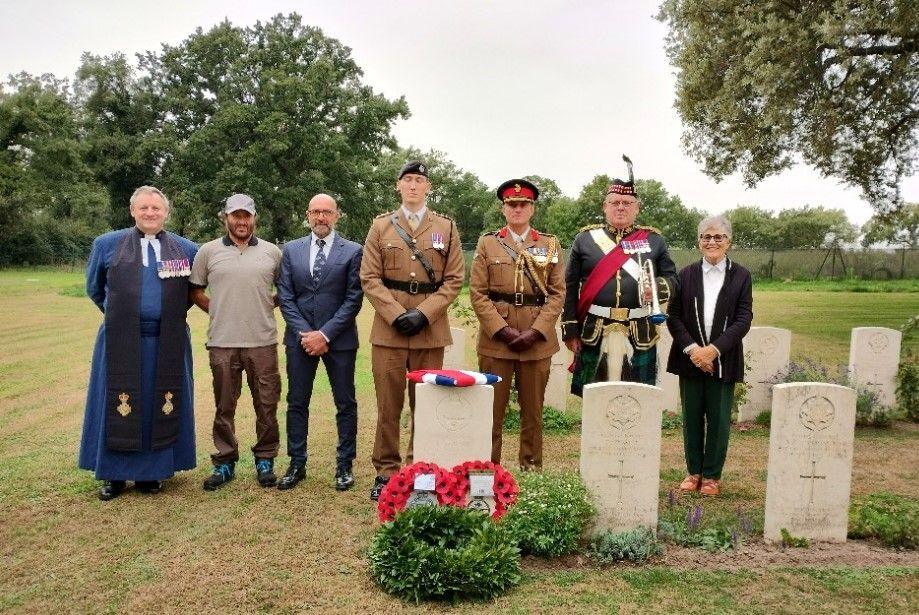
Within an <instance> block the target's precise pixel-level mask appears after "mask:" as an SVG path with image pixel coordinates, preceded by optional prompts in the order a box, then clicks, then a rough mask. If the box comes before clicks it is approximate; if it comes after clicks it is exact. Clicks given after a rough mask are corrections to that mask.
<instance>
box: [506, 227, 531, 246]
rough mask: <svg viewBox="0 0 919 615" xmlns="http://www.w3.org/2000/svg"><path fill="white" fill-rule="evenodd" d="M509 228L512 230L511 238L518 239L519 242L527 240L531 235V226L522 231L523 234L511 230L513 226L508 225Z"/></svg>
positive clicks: (509, 230)
mask: <svg viewBox="0 0 919 615" xmlns="http://www.w3.org/2000/svg"><path fill="white" fill-rule="evenodd" d="M507 230H508V232H510V234H511V239H513V240H514V241H516V242H517V243H523V242H524V241H526V238H527V237H529V236H530V227H529V226H528V227H527V228H526V230H525V231H523V233H521V234H519V235H518V234H517V233H515V232H514V231H512V230H511V227H507Z"/></svg>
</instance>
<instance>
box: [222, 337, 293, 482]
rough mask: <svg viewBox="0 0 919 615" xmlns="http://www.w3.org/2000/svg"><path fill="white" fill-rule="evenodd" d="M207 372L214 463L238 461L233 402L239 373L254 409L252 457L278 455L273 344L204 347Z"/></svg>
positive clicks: (238, 388)
mask: <svg viewBox="0 0 919 615" xmlns="http://www.w3.org/2000/svg"><path fill="white" fill-rule="evenodd" d="M208 353H209V355H210V363H211V373H212V374H213V376H214V402H215V403H216V406H217V412H216V414H215V415H214V447H215V448H216V449H217V452H216V453H212V454H211V460H212V461H213V462H214V465H217V464H221V463H235V462H237V461H239V442H238V441H237V439H236V424H235V420H236V402H237V401H239V396H240V394H241V393H242V373H243V370H245V372H246V382H248V383H249V391H250V392H251V393H252V406H253V407H254V408H255V435H256V440H257V441H256V443H255V446H253V447H252V454H253V455H254V456H255V458H256V459H274V458H275V457H277V455H278V445H279V442H280V433H279V431H278V400H280V398H281V374H280V372H279V371H278V349H277V344H272V345H270V346H260V347H258V348H214V347H211V348H208Z"/></svg>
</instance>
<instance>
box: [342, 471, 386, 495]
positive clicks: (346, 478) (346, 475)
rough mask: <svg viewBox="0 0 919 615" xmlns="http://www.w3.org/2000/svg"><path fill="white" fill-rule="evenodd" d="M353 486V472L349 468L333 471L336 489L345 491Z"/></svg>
mask: <svg viewBox="0 0 919 615" xmlns="http://www.w3.org/2000/svg"><path fill="white" fill-rule="evenodd" d="M353 486H354V474H353V473H352V472H351V468H338V469H337V470H336V471H335V489H336V491H347V490H348V489H350V488H351V487H353ZM377 497H379V496H377Z"/></svg>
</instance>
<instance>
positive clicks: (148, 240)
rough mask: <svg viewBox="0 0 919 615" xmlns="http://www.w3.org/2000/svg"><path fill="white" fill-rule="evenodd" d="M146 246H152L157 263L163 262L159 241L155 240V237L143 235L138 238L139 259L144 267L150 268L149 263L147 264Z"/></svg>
mask: <svg viewBox="0 0 919 615" xmlns="http://www.w3.org/2000/svg"><path fill="white" fill-rule="evenodd" d="M147 246H153V253H154V254H155V255H156V260H157V262H159V261H161V260H163V259H162V258H161V256H160V240H159V239H157V238H156V235H150V234H147V233H145V234H144V235H143V237H141V238H140V258H141V261H142V262H143V264H144V267H149V266H150V263H149V262H147Z"/></svg>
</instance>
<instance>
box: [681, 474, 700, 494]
mask: <svg viewBox="0 0 919 615" xmlns="http://www.w3.org/2000/svg"><path fill="white" fill-rule="evenodd" d="M701 478H702V475H701V474H689V475H687V476H686V478H684V479H683V482H682V483H680V491H698V490H699V480H700V479H701Z"/></svg>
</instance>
